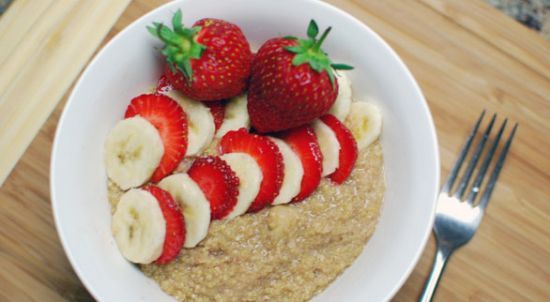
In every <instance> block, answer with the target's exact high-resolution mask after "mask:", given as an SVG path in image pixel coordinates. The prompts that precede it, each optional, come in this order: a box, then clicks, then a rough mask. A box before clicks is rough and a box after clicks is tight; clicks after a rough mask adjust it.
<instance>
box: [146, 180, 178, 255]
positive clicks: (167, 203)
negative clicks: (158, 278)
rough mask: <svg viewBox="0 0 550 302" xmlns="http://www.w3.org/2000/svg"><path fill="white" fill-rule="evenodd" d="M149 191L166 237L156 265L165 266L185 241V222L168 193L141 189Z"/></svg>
mask: <svg viewBox="0 0 550 302" xmlns="http://www.w3.org/2000/svg"><path fill="white" fill-rule="evenodd" d="M143 189H144V190H147V191H149V193H151V194H153V196H155V198H156V199H157V201H158V203H159V206H160V210H161V211H162V216H164V220H165V222H166V235H165V236H164V246H163V248H162V254H161V255H160V257H158V258H157V260H155V263H156V264H166V263H168V262H170V261H172V260H174V258H176V257H177V256H178V254H179V253H180V251H181V248H182V247H183V242H184V241H185V220H184V217H183V214H182V212H181V210H180V207H179V206H178V203H177V202H176V201H175V200H174V199H173V198H172V196H171V195H170V193H168V192H166V191H164V190H163V189H161V188H159V187H157V186H154V185H148V186H146V187H144V188H143Z"/></svg>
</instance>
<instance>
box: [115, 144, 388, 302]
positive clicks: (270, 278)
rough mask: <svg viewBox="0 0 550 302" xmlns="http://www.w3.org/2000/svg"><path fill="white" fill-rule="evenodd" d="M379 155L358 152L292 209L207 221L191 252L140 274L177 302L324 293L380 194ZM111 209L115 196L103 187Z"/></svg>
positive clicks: (365, 234)
mask: <svg viewBox="0 0 550 302" xmlns="http://www.w3.org/2000/svg"><path fill="white" fill-rule="evenodd" d="M384 189H385V188H384V175H383V157H382V148H381V146H380V143H379V142H375V143H373V144H372V145H370V146H369V147H368V148H366V149H364V150H362V151H361V152H360V153H359V157H358V160H357V164H356V166H355V169H354V170H353V172H352V174H351V176H350V178H349V179H348V180H347V181H346V182H345V183H344V184H342V185H340V186H338V185H333V184H331V183H330V182H329V181H328V180H327V179H323V180H322V182H321V185H320V186H319V188H318V189H317V191H316V192H315V193H314V194H313V195H312V196H310V197H309V198H307V199H306V200H304V201H303V202H300V203H296V204H288V205H281V206H275V207H270V208H267V209H265V210H263V211H261V212H259V213H255V214H246V215H243V216H240V217H237V218H235V219H233V220H231V221H213V222H212V224H211V225H210V229H209V232H208V236H207V237H206V238H205V239H204V240H203V241H202V242H201V243H200V244H199V245H198V246H197V247H195V248H192V249H185V248H184V249H182V251H181V253H180V254H179V256H178V258H177V259H176V260H175V261H172V262H171V263H169V264H167V265H162V266H159V265H155V264H149V265H142V266H141V269H142V271H143V272H144V273H145V274H146V275H147V276H149V277H150V278H152V279H154V280H155V281H156V282H157V283H158V284H159V285H160V287H161V288H162V289H163V290H164V291H165V292H167V293H168V294H170V295H172V296H173V297H175V298H176V299H178V300H180V301H306V300H308V299H310V298H312V297H313V296H314V295H316V294H318V293H319V292H320V291H322V290H323V289H324V288H325V287H327V286H328V285H329V284H330V283H331V282H332V281H333V280H334V279H335V278H336V277H337V276H338V275H339V274H340V273H341V272H342V271H343V270H344V269H345V268H346V267H348V266H349V265H350V264H352V262H353V261H354V260H355V258H356V257H357V256H358V255H359V254H360V253H361V251H362V250H363V247H364V245H365V243H366V242H367V240H368V239H369V237H370V236H371V235H372V233H373V231H374V229H375V226H376V223H377V221H378V217H379V214H380V207H381V204H382V199H383V195H384ZM109 195H110V201H111V205H112V206H113V208H114V206H115V203H116V201H117V200H118V199H119V196H120V193H119V192H118V190H117V188H116V186H114V185H112V184H110V185H109Z"/></svg>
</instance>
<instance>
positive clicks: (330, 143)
mask: <svg viewBox="0 0 550 302" xmlns="http://www.w3.org/2000/svg"><path fill="white" fill-rule="evenodd" d="M312 127H313V131H314V132H315V135H316V136H317V141H318V142H319V148H320V149H321V154H323V174H322V175H323V176H327V175H329V174H332V173H333V172H334V171H336V169H337V168H338V165H339V163H340V160H339V155H340V143H339V142H338V139H337V138H336V134H334V131H332V129H330V127H329V126H327V125H325V123H323V122H322V121H321V120H319V119H316V120H314V121H313V123H312Z"/></svg>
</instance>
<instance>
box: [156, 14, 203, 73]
mask: <svg viewBox="0 0 550 302" xmlns="http://www.w3.org/2000/svg"><path fill="white" fill-rule="evenodd" d="M147 30H148V31H149V32H150V33H151V34H152V35H153V36H155V37H157V38H159V39H160V40H161V41H162V42H164V46H163V47H162V50H161V53H162V55H163V56H164V57H165V59H166V62H168V65H169V66H170V69H171V70H172V71H174V72H175V70H179V71H180V72H182V73H183V75H184V77H185V78H186V80H187V81H188V82H189V83H191V82H192V81H193V69H192V68H191V60H192V59H199V58H200V57H201V56H202V53H203V52H204V50H205V49H206V46H205V45H203V44H200V43H199V42H197V41H196V39H195V36H196V35H197V34H198V33H199V32H200V31H201V30H202V27H200V26H195V27H192V28H187V27H184V26H183V24H182V12H181V10H179V9H178V10H177V11H176V12H175V13H174V16H173V17H172V29H170V28H169V27H168V26H166V25H164V24H162V23H158V22H154V23H153V25H152V26H147Z"/></svg>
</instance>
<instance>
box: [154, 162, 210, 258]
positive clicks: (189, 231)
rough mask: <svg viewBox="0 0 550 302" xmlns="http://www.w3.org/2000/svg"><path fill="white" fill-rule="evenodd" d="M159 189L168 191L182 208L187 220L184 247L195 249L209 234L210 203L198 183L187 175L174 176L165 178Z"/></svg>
mask: <svg viewBox="0 0 550 302" xmlns="http://www.w3.org/2000/svg"><path fill="white" fill-rule="evenodd" d="M158 185H159V187H160V188H161V189H163V190H166V191H167V192H168V193H170V195H172V197H173V198H174V200H175V201H176V202H178V203H179V205H180V206H181V208H182V211H183V217H184V220H185V242H184V243H183V246H184V247H187V248H191V247H195V246H196V245H197V244H198V243H199V242H201V241H202V240H203V239H204V237H206V234H208V226H209V225H210V203H209V202H208V200H207V199H206V197H205V196H204V194H203V193H202V190H201V189H200V188H199V186H198V185H197V183H195V181H194V180H193V179H191V177H189V175H187V174H183V173H182V174H173V175H170V176H168V177H166V178H164V179H163V180H162V181H161V182H160V183H159V184H158Z"/></svg>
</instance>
